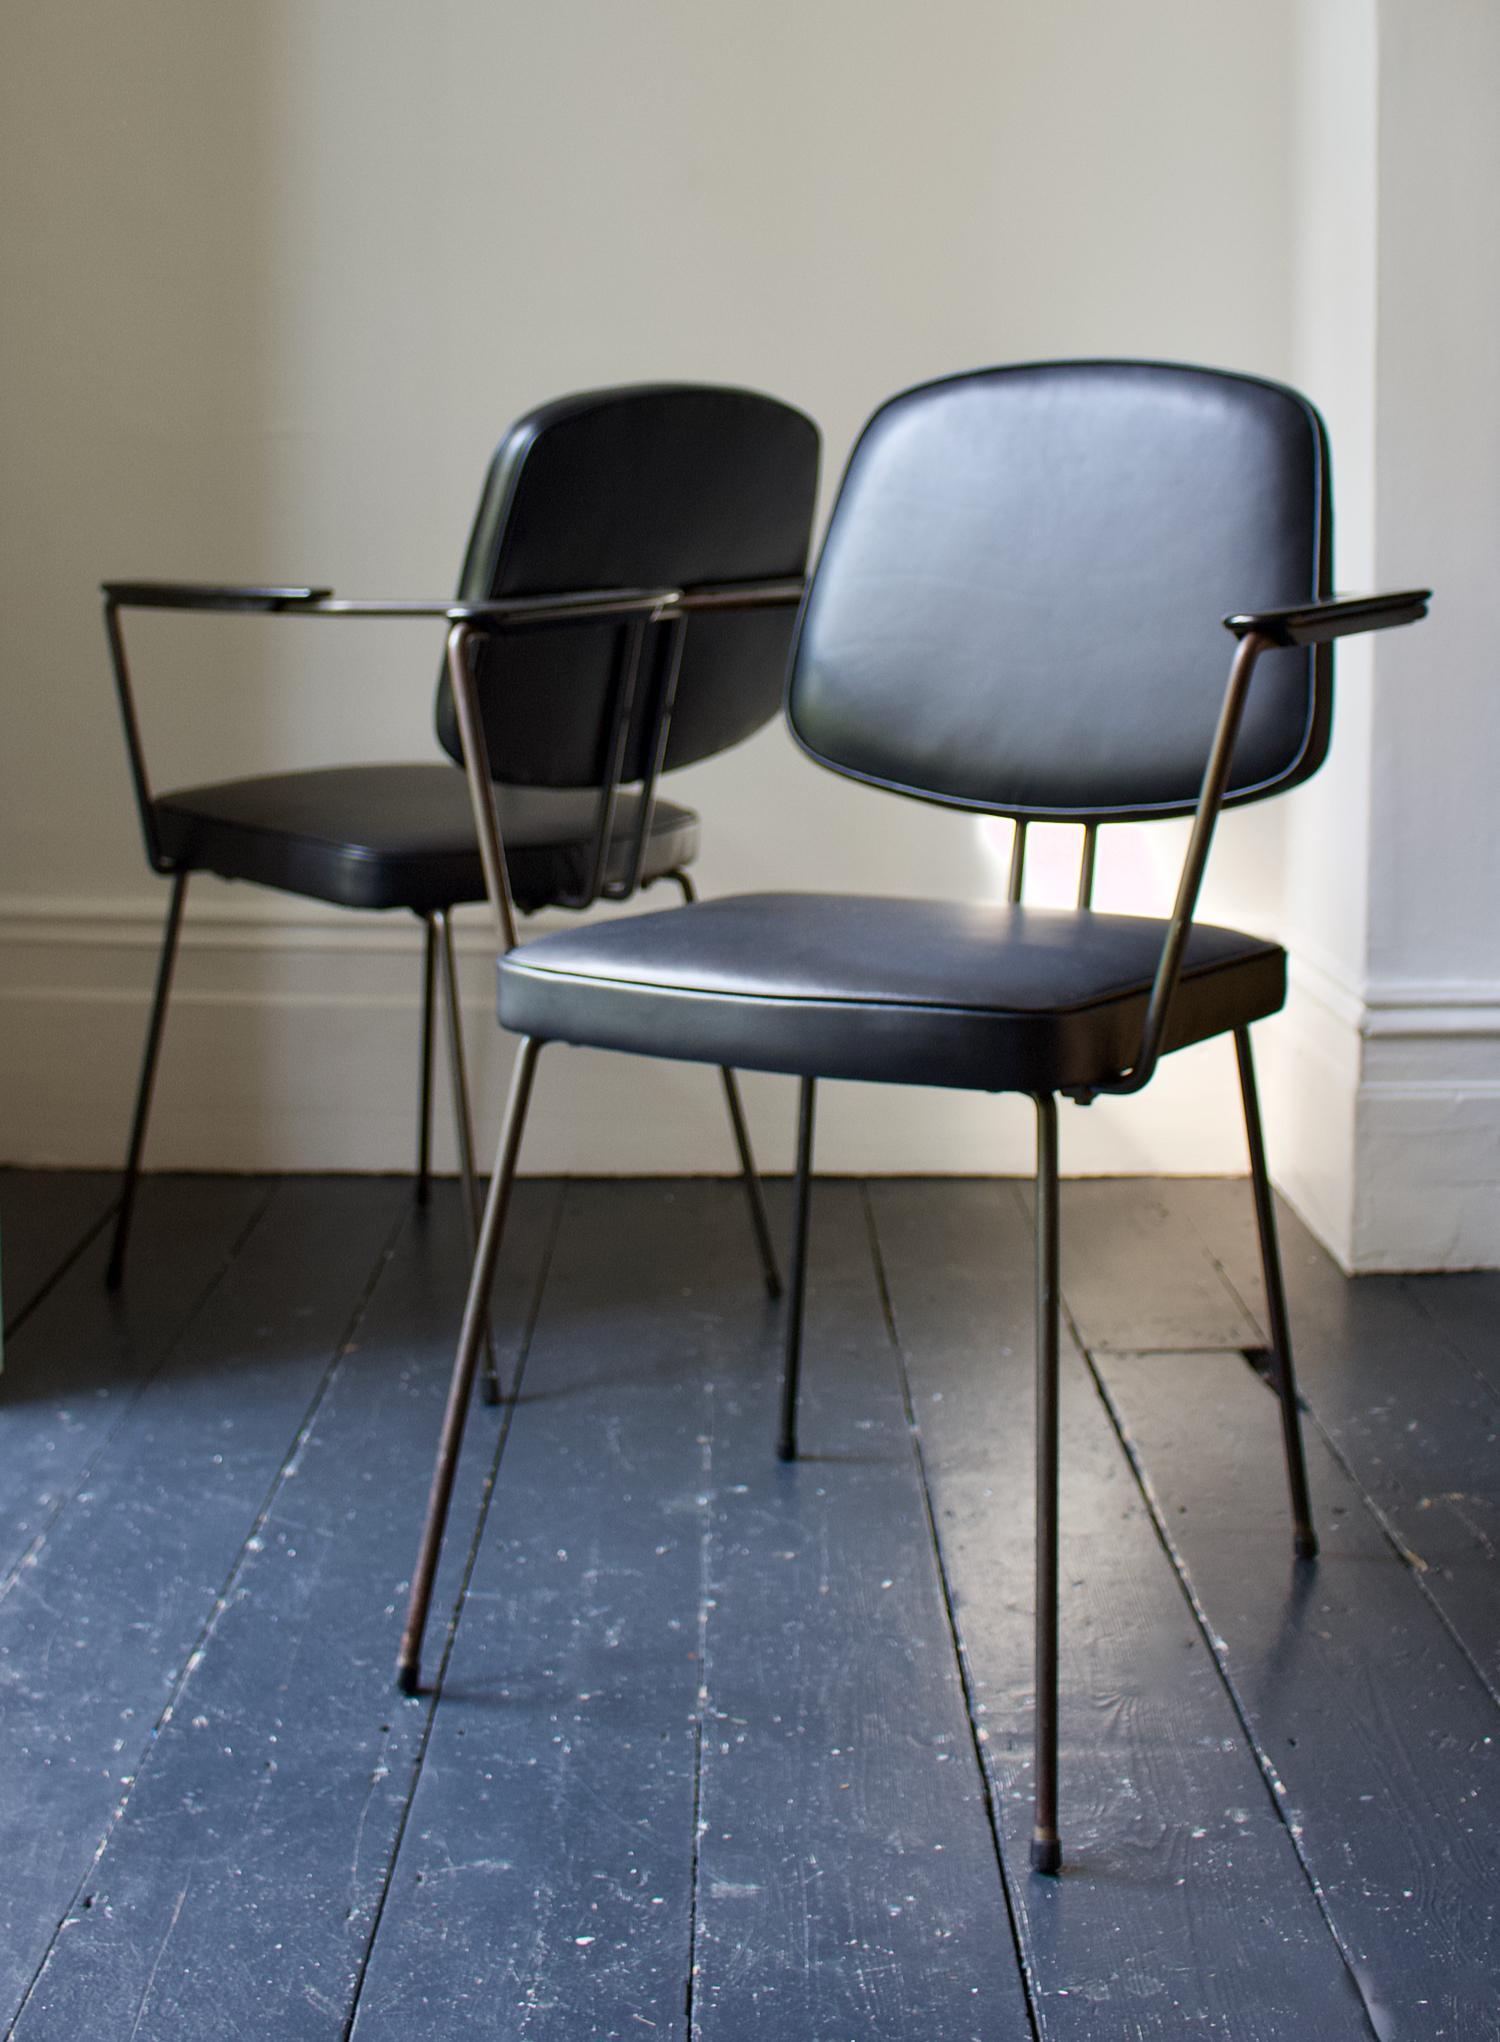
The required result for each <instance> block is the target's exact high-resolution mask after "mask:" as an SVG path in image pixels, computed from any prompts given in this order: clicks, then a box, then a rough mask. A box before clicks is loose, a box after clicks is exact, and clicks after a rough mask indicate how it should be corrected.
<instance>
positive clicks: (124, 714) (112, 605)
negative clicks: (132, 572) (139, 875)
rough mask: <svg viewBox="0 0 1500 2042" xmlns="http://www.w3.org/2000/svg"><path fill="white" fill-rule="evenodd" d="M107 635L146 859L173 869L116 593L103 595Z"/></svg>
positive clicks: (165, 869)
mask: <svg viewBox="0 0 1500 2042" xmlns="http://www.w3.org/2000/svg"><path fill="white" fill-rule="evenodd" d="M104 635H105V637H106V638H107V639H108V640H109V658H110V665H111V666H112V667H113V669H114V676H115V695H116V697H117V698H118V700H119V704H120V721H121V723H122V724H123V725H124V727H125V752H126V756H127V758H128V759H129V761H130V783H131V786H132V787H133V788H134V789H135V805H136V808H137V809H138V810H139V811H140V818H141V835H142V836H143V837H144V838H145V840H146V860H147V863H148V864H149V865H150V867H151V869H152V871H153V872H172V871H175V869H176V868H175V867H174V865H173V864H172V861H171V859H170V858H168V857H167V856H166V855H165V854H164V852H163V851H162V848H161V840H160V839H159V838H158V836H157V834H156V811H155V807H154V805H153V803H152V800H151V781H150V778H149V777H148V775H147V772H146V754H145V751H144V749H143V748H142V745H141V726H140V722H139V719H138V718H137V716H136V713H135V696H134V694H133V692H132V690H131V686H130V665H129V662H128V661H127V659H126V657H125V632H124V629H123V627H122V625H121V623H120V606H119V604H118V603H117V602H116V601H115V599H114V597H113V596H106V597H105V598H104Z"/></svg>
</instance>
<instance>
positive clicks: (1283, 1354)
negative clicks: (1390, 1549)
mask: <svg viewBox="0 0 1500 2042" xmlns="http://www.w3.org/2000/svg"><path fill="white" fill-rule="evenodd" d="M1234 1053H1235V1057H1236V1059H1237V1061H1238V1063H1239V1067H1240V1096H1241V1098H1242V1099H1243V1100H1244V1102H1245V1143H1246V1146H1247V1147H1248V1149H1249V1151H1250V1182H1251V1185H1252V1187H1253V1189H1254V1193H1255V1223H1256V1227H1257V1229H1258V1230H1259V1233H1260V1266H1261V1270H1262V1273H1263V1274H1264V1277H1265V1285H1266V1316H1267V1317H1268V1318H1269V1320H1270V1322H1271V1365H1272V1369H1273V1372H1274V1379H1275V1384H1276V1397H1277V1401H1278V1403H1279V1404H1280V1406H1281V1438H1282V1444H1283V1446H1284V1448H1285V1450H1286V1484H1287V1491H1288V1494H1289V1496H1290V1499H1291V1506H1292V1527H1293V1545H1294V1547H1295V1549H1296V1553H1297V1558H1298V1559H1299V1560H1315V1559H1316V1558H1317V1554H1318V1535H1317V1532H1316V1531H1315V1530H1314V1529H1313V1521H1312V1502H1311V1500H1310V1498H1309V1496H1308V1493H1307V1461H1306V1458H1305V1457H1304V1455H1303V1451H1302V1414H1301V1412H1300V1410H1299V1409H1298V1405H1297V1375H1296V1370H1295V1368H1294V1366H1293V1363H1292V1331H1291V1323H1290V1321H1289V1320H1288V1318H1287V1309H1286V1286H1285V1284H1284V1283H1283V1282H1282V1276H1281V1244H1280V1241H1279V1240H1278V1238H1277V1233H1276V1205H1275V1201H1274V1200H1273V1198H1272V1196H1271V1178H1270V1174H1269V1172H1268V1171H1267V1169H1266V1145H1265V1138H1264V1136H1263V1134H1262V1133H1261V1125H1260V1098H1259V1094H1258V1092H1257V1089H1256V1084H1255V1062H1254V1059H1253V1057H1252V1056H1251V1053H1250V1030H1249V1029H1248V1028H1245V1027H1240V1028H1236V1029H1235V1031H1234Z"/></svg>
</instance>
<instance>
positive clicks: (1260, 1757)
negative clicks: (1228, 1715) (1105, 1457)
mask: <svg viewBox="0 0 1500 2042" xmlns="http://www.w3.org/2000/svg"><path fill="white" fill-rule="evenodd" d="M1062 1309H1063V1316H1064V1318H1065V1320H1066V1321H1067V1325H1068V1329H1069V1331H1070V1332H1071V1334H1072V1336H1073V1339H1074V1340H1075V1342H1076V1343H1077V1345H1078V1349H1079V1352H1080V1353H1081V1354H1082V1355H1083V1359H1084V1364H1085V1366H1086V1367H1087V1369H1088V1372H1089V1376H1090V1378H1091V1379H1092V1381H1093V1385H1094V1390H1095V1393H1096V1394H1097V1396H1098V1397H1099V1400H1100V1402H1101V1403H1102V1404H1103V1406H1104V1409H1105V1412H1106V1414H1107V1415H1108V1418H1109V1422H1110V1425H1111V1426H1112V1427H1113V1429H1114V1433H1115V1437H1116V1438H1117V1439H1118V1440H1119V1442H1120V1450H1121V1452H1122V1453H1123V1454H1124V1456H1125V1459H1126V1462H1127V1464H1128V1466H1129V1468H1130V1471H1131V1474H1132V1475H1133V1477H1134V1479H1135V1484H1136V1487H1137V1489H1138V1490H1139V1491H1140V1494H1141V1499H1142V1501H1143V1502H1144V1504H1145V1506H1146V1509H1147V1512H1148V1514H1149V1515H1150V1519H1151V1523H1152V1525H1153V1527H1154V1528H1155V1531H1156V1536H1157V1540H1158V1542H1159V1543H1160V1545H1161V1548H1162V1551H1163V1552H1164V1553H1165V1554H1166V1556H1167V1560H1168V1562H1169V1564H1170V1565H1171V1567H1172V1569H1173V1571H1174V1572H1175V1574H1176V1576H1177V1579H1178V1582H1179V1584H1180V1586H1181V1588H1182V1593H1183V1596H1184V1598H1185V1600H1186V1602H1187V1605H1188V1608H1189V1609H1190V1610H1191V1611H1192V1614H1193V1621H1194V1623H1195V1624H1196V1625H1197V1627H1198V1630H1199V1633H1200V1634H1201V1636H1202V1638H1203V1641H1204V1644H1205V1645H1206V1646H1207V1648H1208V1651H1209V1653H1210V1655H1211V1657H1212V1659H1213V1663H1214V1666H1215V1667H1216V1669H1217V1670H1218V1675H1219V1680H1220V1682H1221V1684H1222V1686H1223V1688H1224V1692H1225V1694H1226V1695H1227V1696H1228V1698H1229V1705H1230V1707H1231V1708H1232V1709H1233V1711H1234V1713H1235V1718H1236V1720H1237V1721H1238V1723H1239V1726H1240V1729H1241V1731H1242V1732H1243V1734H1244V1738H1245V1742H1246V1745H1247V1746H1248V1748H1249V1750H1250V1752H1251V1754H1252V1756H1253V1757H1254V1759H1255V1762H1256V1766H1257V1769H1258V1770H1259V1772H1260V1776H1261V1782H1262V1784H1263V1785H1264V1787H1265V1790H1266V1794H1267V1797H1268V1799H1269V1801H1270V1803H1271V1806H1272V1808H1273V1809H1274V1810H1275V1813H1276V1819H1277V1821H1278V1822H1279V1823H1280V1824H1281V1826H1282V1828H1283V1829H1284V1830H1285V1831H1286V1834H1287V1839H1288V1841H1289V1842H1290V1844H1291V1847H1292V1850H1293V1852H1294V1853H1295V1855H1296V1859H1297V1863H1298V1865H1299V1866H1300V1867H1301V1869H1302V1875H1303V1877H1304V1878H1305V1879H1306V1881H1307V1884H1308V1889H1309V1891H1310V1892H1311V1894H1312V1897H1313V1901H1314V1904H1315V1905H1316V1907H1317V1909H1318V1912H1319V1914H1320V1915H1321V1916H1322V1918H1323V1922H1324V1925H1325V1927H1326V1928H1327V1930H1328V1933H1329V1936H1330V1937H1331V1938H1332V1941H1333V1946H1334V1948H1335V1949H1336V1950H1337V1951H1338V1953H1339V1957H1340V1959H1341V1961H1342V1963H1343V1966H1344V1969H1345V1970H1346V1972H1347V1973H1348V1974H1349V1980H1350V1983H1351V1985H1352V1986H1353V1988H1354V1991H1355V1992H1356V1994H1357V1995H1358V1997H1359V2004H1360V2007H1361V2009H1362V2011H1363V2013H1364V2018H1365V2023H1366V2026H1367V2027H1368V2029H1369V2032H1370V2035H1371V2037H1372V2042H1380V2038H1381V2035H1382V2028H1381V2025H1380V2023H1379V2022H1378V2021H1377V2020H1376V2018H1375V2015H1374V2013H1373V2011H1372V2009H1371V2006H1370V2002H1369V1998H1368V1996H1367V1994H1366V1992H1365V1989H1364V1986H1363V1984H1362V1983H1361V1981H1360V1975H1359V1968H1358V1966H1357V1964H1356V1963H1355V1961H1354V1956H1353V1953H1352V1951H1351V1950H1350V1949H1349V1948H1348V1945H1347V1944H1346V1943H1345V1941H1344V1938H1343V1936H1342V1935H1341V1933H1340V1931H1339V1928H1338V1924H1337V1923H1336V1922H1335V1920H1334V1918H1333V1914H1332V1911H1331V1909H1330V1908H1329V1905H1328V1899H1327V1896H1326V1894H1325V1893H1324V1891H1323V1888H1322V1885H1321V1883H1320V1882H1319V1879H1318V1876H1317V1874H1316V1873H1315V1872H1314V1870H1313V1868H1312V1865H1311V1863H1310V1861H1309V1859H1308V1856H1307V1853H1306V1852H1305V1850H1304V1849H1303V1847H1302V1840H1301V1838H1300V1837H1299V1836H1298V1835H1297V1832H1296V1830H1295V1829H1294V1827H1293V1826H1292V1823H1291V1822H1290V1820H1289V1819H1288V1811H1287V1808H1286V1804H1285V1801H1284V1799H1283V1797H1282V1795H1281V1794H1279V1793H1278V1792H1277V1787H1278V1785H1279V1784H1280V1782H1279V1777H1278V1775H1277V1771H1276V1767H1275V1764H1274V1762H1273V1761H1272V1759H1271V1755H1270V1753H1269V1752H1268V1751H1266V1750H1265V1749H1264V1748H1263V1747H1262V1745H1261V1743H1260V1740H1259V1738H1258V1737H1257V1736H1256V1734H1255V1730H1254V1727H1253V1725H1252V1724H1251V1722H1250V1719H1249V1716H1248V1714H1247V1712H1246V1710H1245V1708H1244V1706H1243V1704H1242V1702H1241V1700H1240V1696H1239V1692H1238V1690H1237V1689H1236V1687H1235V1684H1234V1680H1233V1678H1232V1676H1231V1674H1230V1671H1229V1668H1228V1667H1227V1666H1226V1664H1225V1662H1224V1658H1223V1656H1222V1654H1221V1653H1220V1651H1219V1645H1218V1639H1217V1635H1216V1633H1215V1631H1214V1628H1213V1625H1212V1624H1211V1623H1210V1622H1209V1619H1208V1612H1207V1611H1206V1610H1205V1609H1204V1607H1203V1605H1202V1603H1201V1602H1200V1601H1199V1599H1198V1596H1197V1593H1196V1591H1195V1590H1194V1587H1193V1584H1192V1580H1191V1578H1190V1577H1189V1575H1188V1572H1187V1569H1186V1567H1185V1566H1184V1565H1183V1563H1182V1561H1181V1560H1180V1559H1179V1557H1178V1555H1177V1553H1176V1551H1175V1550H1174V1548H1173V1545H1172V1541H1171V1539H1170V1537H1169V1536H1168V1533H1167V1528H1166V1519H1165V1517H1164V1515H1163V1513H1162V1511H1161V1508H1160V1506H1159V1504H1158V1502H1157V1499H1156V1497H1155V1496H1154V1495H1153V1493H1152V1491H1151V1486H1150V1482H1149V1480H1148V1478H1147V1475H1146V1471H1145V1468H1144V1466H1143V1465H1142V1463H1141V1459H1140V1456H1139V1455H1138V1454H1137V1452H1136V1450H1135V1448H1134V1446H1133V1445H1132V1444H1131V1441H1130V1438H1129V1435H1128V1433H1127V1431H1126V1427H1125V1422H1124V1418H1123V1415H1122V1413H1121V1412H1120V1410H1119V1409H1118V1407H1117V1406H1116V1404H1115V1402H1114V1399H1113V1398H1112V1397H1111V1396H1110V1393H1109V1388H1108V1385H1107V1384H1106V1383H1105V1381H1104V1378H1103V1376H1102V1374H1101V1373H1100V1371H1099V1369H1098V1367H1097V1366H1096V1364H1095V1361H1094V1356H1093V1353H1092V1351H1091V1350H1090V1349H1089V1348H1088V1347H1086V1346H1085V1345H1084V1342H1083V1339H1082V1337H1081V1334H1080V1331H1079V1328H1078V1326H1077V1324H1076V1323H1075V1321H1074V1319H1073V1315H1072V1313H1071V1312H1070V1311H1069V1310H1068V1307H1067V1303H1066V1300H1064V1302H1063V1308H1062Z"/></svg>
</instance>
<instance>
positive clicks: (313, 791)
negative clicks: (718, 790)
mask: <svg viewBox="0 0 1500 2042" xmlns="http://www.w3.org/2000/svg"><path fill="white" fill-rule="evenodd" d="M597 799H598V797H597V795H596V793H595V791H594V790H593V788H589V787H585V788H555V787H502V788H501V789H500V816H501V828H502V831H503V833H504V836H505V849H506V857H507V862H508V864H509V867H510V877H511V890H512V892H513V894H514V896H515V902H516V906H517V907H518V908H520V909H521V910H522V911H523V912H528V913H529V912H531V911H533V910H535V909H537V908H543V907H547V906H549V905H550V904H551V903H553V902H555V901H559V900H562V899H565V898H567V897H568V896H569V895H571V894H575V893H578V892H580V891H582V890H583V889H584V888H585V887H586V886H587V884H588V879H589V871H588V866H589V861H590V857H591V854H592V849H593V832H594V817H595V813H596V803H597ZM155 807H156V818H157V828H158V830H159V832H160V837H161V844H162V848H163V850H164V851H165V852H166V854H167V856H168V857H169V858H170V859H171V860H172V861H173V863H174V864H177V865H180V866H185V867H187V868H189V869H190V870H192V871H195V872H198V871H204V872H217V873H218V874H219V875H220V877H221V878H224V879H250V880H254V881H255V882H256V883H257V884H258V885H261V886H276V887H281V888H283V889H284V890H285V891H286V892H288V893H300V894H309V895H311V896H312V897H313V898H314V899H316V900H327V901H333V902H335V903H336V904H337V905H338V906H340V907H350V908H410V909H412V910H413V911H414V912H416V913H418V914H425V913H428V912H430V911H432V910H434V909H437V908H446V907H452V906H454V905H456V904H457V903H459V902H462V901H476V900H483V899H484V874H483V872H482V871H481V870H480V864H479V852H478V848H477V846H476V843H475V838H474V818H473V814H472V812H471V810H470V807H469V789H468V783H467V781H466V780H465V779H464V776H463V774H462V772H460V770H459V769H458V768H457V767H456V766H449V765H441V764H440V765H414V766H332V767H328V768H325V769H322V770H318V771H313V772H306V773H275V774H270V775H267V776H264V777H262V778H258V779H253V780H227V781H224V782H223V783H222V784H220V785H218V786H212V787H185V788H181V789H179V790H178V791H177V792H175V793H172V794H164V795H161V796H160V797H159V798H158V799H157V801H156V804H155ZM638 815H639V796H637V795H635V794H622V795H621V797H620V800H619V805H618V807H617V809H616V812H615V829H614V841H613V846H612V850H611V860H610V876H611V877H612V878H620V879H624V878H627V877H628V876H629V875H628V867H629V860H630V856H631V853H632V851H633V848H634V844H635V828H636V822H637V818H638ZM697 851H698V818H697V816H696V815H695V814H694V813H693V811H692V810H691V809H689V808H679V807H677V806H676V805H675V803H673V802H670V801H662V800H660V799H658V800H657V802H656V805H655V808H654V811H653V814H652V819H651V834H650V838H649V841H648V844H647V849H646V864H645V872H644V875H643V876H644V877H645V878H647V879H652V878H659V877H660V876H661V875H662V874H663V873H666V872H672V871H675V870H677V869H678V867H680V866H683V865H686V864H688V863H690V862H691V861H692V859H693V858H694V857H695V856H696V855H697Z"/></svg>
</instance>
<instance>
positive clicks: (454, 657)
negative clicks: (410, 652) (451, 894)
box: [448, 622, 516, 951]
mask: <svg viewBox="0 0 1500 2042" xmlns="http://www.w3.org/2000/svg"><path fill="white" fill-rule="evenodd" d="M478 636H479V633H478V632H477V631H476V630H475V628H474V626H473V625H472V624H466V623H463V622H459V623H456V624H454V625H453V627H452V629H451V630H450V631H449V633H448V678H449V681H450V683H451V684H452V688H453V706H454V709H455V710H456V711H457V714H458V734H459V739H460V741H461V743H462V745H463V753H464V772H465V773H466V775H467V776H468V782H469V804H470V806H471V807H472V809H473V811H474V828H475V831H476V833H477V835H478V837H479V861H480V864H481V866H482V867H483V869H484V884H485V891H486V892H487V893H488V894H489V897H490V907H491V909H492V910H493V912H494V916H495V934H496V937H497V940H498V942H499V945H500V948H501V950H502V951H504V950H514V949H515V947H516V910H515V903H514V902H513V901H512V899H511V893H510V875H509V873H508V872H507V870H506V865H505V839H504V838H503V836H502V835H501V833H500V809H499V804H498V803H497V801H496V799H495V783H494V780H493V779H492V778H491V776H490V755H489V749H488V747H487V745H486V744H485V739H484V722H483V719H482V718H481V716H480V713H479V702H478V699H477V697H478V690H477V688H476V686H475V681H474V668H473V660H472V657H471V648H472V646H473V642H474V640H475V639H476V638H477V637H478Z"/></svg>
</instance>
